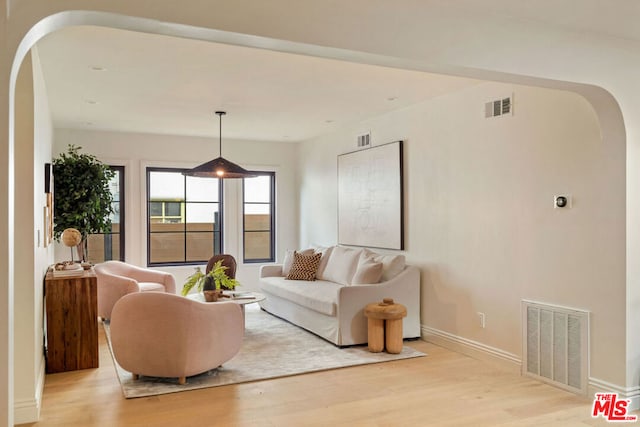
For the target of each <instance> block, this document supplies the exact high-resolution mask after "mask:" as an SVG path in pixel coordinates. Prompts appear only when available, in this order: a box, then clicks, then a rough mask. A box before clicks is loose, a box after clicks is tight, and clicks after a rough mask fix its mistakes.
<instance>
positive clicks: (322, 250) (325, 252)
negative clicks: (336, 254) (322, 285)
mask: <svg viewBox="0 0 640 427" xmlns="http://www.w3.org/2000/svg"><path fill="white" fill-rule="evenodd" d="M311 247H312V248H313V250H314V251H315V253H319V254H320V255H321V258H320V265H318V271H317V273H316V279H320V280H327V279H326V278H325V277H324V270H325V268H326V267H327V262H328V261H329V256H330V255H331V251H332V250H333V246H329V247H325V246H316V245H311Z"/></svg>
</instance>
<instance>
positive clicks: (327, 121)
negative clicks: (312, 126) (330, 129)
mask: <svg viewBox="0 0 640 427" xmlns="http://www.w3.org/2000/svg"><path fill="white" fill-rule="evenodd" d="M324 122H325V123H333V120H325V121H324Z"/></svg>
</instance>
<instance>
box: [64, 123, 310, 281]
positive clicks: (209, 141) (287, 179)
mask: <svg viewBox="0 0 640 427" xmlns="http://www.w3.org/2000/svg"><path fill="white" fill-rule="evenodd" d="M222 143H223V147H222V148H223V154H224V157H225V158H227V159H229V160H231V161H233V162H235V163H238V164H240V165H241V166H243V167H245V168H248V169H251V170H253V169H255V170H274V171H275V172H276V200H277V206H276V233H277V239H276V240H277V242H278V243H279V245H280V246H279V247H278V248H276V252H277V254H278V259H282V256H283V255H284V250H285V249H286V248H289V247H292V246H294V245H295V244H296V242H297V239H298V230H297V227H296V224H297V220H296V218H297V201H298V197H297V183H296V180H295V174H296V161H295V160H296V152H297V148H296V145H295V144H292V143H279V142H272V143H269V142H251V141H233V140H226V139H224V135H223V142H222ZM69 144H74V145H77V146H81V147H82V150H81V151H82V152H86V153H90V154H93V155H95V156H97V157H98V158H99V159H100V160H102V161H103V162H105V163H107V164H112V165H123V166H125V188H126V189H125V208H126V220H125V221H126V223H125V227H126V231H125V233H126V239H125V257H126V260H127V261H128V262H131V263H133V264H136V265H140V266H145V265H146V259H147V258H146V244H147V243H146V242H147V237H146V219H145V212H146V206H145V200H146V193H145V192H146V183H145V180H146V177H145V168H146V167H150V166H156V167H193V166H197V165H199V164H201V163H204V162H205V161H208V160H211V159H213V158H214V157H217V156H218V144H217V138H197V137H187V136H173V135H151V134H134V133H116V132H101V131H82V130H71V129H56V131H55V143H54V156H57V155H58V154H59V153H60V152H62V151H66V149H67V146H68V145H69ZM240 182H241V181H240V180H226V181H225V188H224V192H225V202H226V204H225V212H224V219H225V220H224V221H225V224H224V240H225V241H224V243H223V246H224V250H225V252H226V253H230V254H232V255H233V256H234V257H235V258H236V260H237V261H238V271H237V274H236V275H237V278H238V280H239V281H240V282H241V284H242V286H243V289H247V290H250V289H254V290H257V286H258V284H257V279H258V268H259V265H258V264H243V263H242V248H241V246H240V244H239V242H241V241H242V236H241V232H242V230H241V224H242V223H241V222H240V221H241V214H242V211H241V210H240V206H241V205H240V203H241V196H242V193H241V191H242V189H241V185H240ZM68 250H69V249H68V248H66V247H63V246H61V245H56V251H57V254H56V258H61V259H68V258H69V256H68ZM61 251H63V252H61ZM193 269H194V267H193V266H189V267H164V268H162V270H165V271H170V272H171V273H173V274H174V275H175V277H176V283H177V285H178V289H180V288H181V284H182V283H184V281H185V279H186V278H187V276H189V275H190V274H191V273H193Z"/></svg>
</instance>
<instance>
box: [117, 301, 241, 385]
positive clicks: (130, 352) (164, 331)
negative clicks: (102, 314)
mask: <svg viewBox="0 0 640 427" xmlns="http://www.w3.org/2000/svg"><path fill="white" fill-rule="evenodd" d="M243 325H244V322H243V315H242V310H241V309H240V305H238V304H235V303H233V302H218V303H204V302H200V301H195V300H192V299H189V298H184V297H181V296H178V295H169V294H166V293H159V292H147V293H144V292H141V293H135V294H130V295H126V296H124V297H122V298H121V299H120V300H118V302H117V303H116V305H115V306H114V307H113V312H112V315H111V347H112V350H113V356H114V357H115V359H116V360H117V361H118V363H119V364H120V366H122V368H123V369H125V370H127V371H129V372H131V373H132V374H133V378H134V379H137V378H138V376H139V375H146V376H152V377H169V378H171V377H176V378H178V382H179V383H180V384H184V383H185V382H186V377H189V376H191V375H196V374H199V373H202V372H206V371H208V370H210V369H214V368H217V367H218V366H220V365H222V364H223V363H224V362H226V361H228V360H229V359H231V358H232V357H233V356H235V355H236V354H237V353H238V351H239V350H240V347H241V345H242V339H243V336H244V326H243Z"/></svg>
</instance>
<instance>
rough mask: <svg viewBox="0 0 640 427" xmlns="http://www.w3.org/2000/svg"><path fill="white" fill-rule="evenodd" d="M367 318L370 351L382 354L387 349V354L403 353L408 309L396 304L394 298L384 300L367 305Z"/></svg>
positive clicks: (365, 311) (365, 313)
mask: <svg viewBox="0 0 640 427" xmlns="http://www.w3.org/2000/svg"><path fill="white" fill-rule="evenodd" d="M364 315H365V316H367V319H368V321H367V325H368V337H369V351H370V352H372V353H380V352H381V351H382V350H383V349H384V347H385V335H386V346H387V353H396V354H397V353H400V352H401V351H402V318H403V317H405V316H406V315H407V308H406V307H405V306H404V305H402V304H396V303H394V302H393V299H392V298H384V299H383V300H382V302H374V303H371V304H367V306H366V307H365V309H364Z"/></svg>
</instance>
